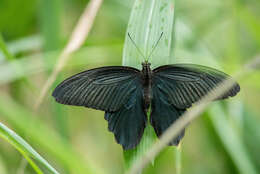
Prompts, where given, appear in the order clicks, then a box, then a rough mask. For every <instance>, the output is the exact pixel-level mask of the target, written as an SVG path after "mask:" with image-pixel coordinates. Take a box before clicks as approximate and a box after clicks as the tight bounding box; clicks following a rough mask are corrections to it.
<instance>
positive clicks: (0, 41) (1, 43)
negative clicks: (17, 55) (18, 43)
mask: <svg viewBox="0 0 260 174" xmlns="http://www.w3.org/2000/svg"><path fill="white" fill-rule="evenodd" d="M0 49H1V50H2V52H3V54H4V56H5V58H6V59H7V60H14V57H13V55H12V54H11V53H10V52H9V50H8V49H7V46H6V44H5V41H4V38H3V36H2V34H1V33H0Z"/></svg>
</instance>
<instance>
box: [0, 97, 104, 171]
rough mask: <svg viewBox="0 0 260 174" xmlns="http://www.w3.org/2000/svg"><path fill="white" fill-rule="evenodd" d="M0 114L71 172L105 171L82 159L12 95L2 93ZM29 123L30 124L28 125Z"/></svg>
mask: <svg viewBox="0 0 260 174" xmlns="http://www.w3.org/2000/svg"><path fill="white" fill-rule="evenodd" d="M10 108H12V109H10ZM0 114H1V118H2V119H5V120H6V121H7V122H8V124H10V125H12V126H13V127H15V128H16V129H17V130H19V131H21V132H22V133H23V134H25V135H27V136H28V137H30V141H31V144H32V143H34V144H35V145H37V146H39V147H40V148H41V150H43V151H46V152H48V154H49V155H51V156H52V158H53V159H55V160H56V161H58V162H59V164H61V165H63V166H66V167H67V168H68V169H69V170H70V172H72V173H76V174H88V173H95V174H102V173H103V172H102V170H101V169H99V168H97V167H95V165H94V164H90V162H87V161H84V160H82V157H81V156H80V155H79V154H78V153H76V152H75V151H74V150H73V149H72V147H71V146H70V145H69V144H68V143H67V142H66V141H64V140H63V139H62V138H60V137H59V136H58V135H57V134H56V133H55V131H54V130H53V129H51V128H50V127H49V126H47V125H45V124H44V122H42V121H39V120H38V119H37V118H39V117H38V116H35V115H34V114H33V113H32V112H30V111H28V110H27V109H26V108H24V107H23V106H21V105H19V104H18V103H16V102H15V101H14V100H13V99H11V98H10V97H8V96H4V95H1V98H0ZM28 125H30V126H29V127H28Z"/></svg>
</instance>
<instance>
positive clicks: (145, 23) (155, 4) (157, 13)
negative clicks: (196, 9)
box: [123, 0, 174, 68]
mask: <svg viewBox="0 0 260 174" xmlns="http://www.w3.org/2000/svg"><path fill="white" fill-rule="evenodd" d="M173 26H174V3H173V0H164V1H161V0H142V1H140V0H136V1H135V3H134V6H133V8H132V12H131V16H130V20H129V23H128V27H127V33H129V34H130V35H131V37H132V38H133V40H134V42H135V43H136V45H137V46H138V47H139V48H140V50H141V51H142V52H143V54H144V55H145V56H146V58H147V56H148V54H149V53H150V52H151V50H152V47H153V46H155V44H156V42H157V40H158V39H159V37H160V35H161V33H162V32H163V36H162V38H161V40H160V42H159V43H158V45H157V47H156V50H155V51H154V53H153V55H152V56H151V58H150V60H149V61H150V62H151V63H152V67H156V66H158V65H163V64H168V63H169V62H170V61H171V60H172V59H171V58H172V57H170V54H171V50H172V45H173V39H172V38H173ZM127 33H126V37H125V45H124V51H123V65H125V66H133V67H137V68H141V62H143V61H144V60H143V59H142V57H141V55H140V54H139V53H138V52H137V50H136V48H135V46H134V44H133V43H132V42H131V40H130V39H129V37H128V35H127Z"/></svg>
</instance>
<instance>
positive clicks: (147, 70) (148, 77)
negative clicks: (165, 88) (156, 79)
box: [141, 62, 152, 112]
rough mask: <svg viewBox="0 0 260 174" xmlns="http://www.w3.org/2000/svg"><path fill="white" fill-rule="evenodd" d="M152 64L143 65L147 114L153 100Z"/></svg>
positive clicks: (145, 63) (144, 63)
mask: <svg viewBox="0 0 260 174" xmlns="http://www.w3.org/2000/svg"><path fill="white" fill-rule="evenodd" d="M150 66H151V64H150V63H148V62H143V63H142V71H141V74H142V81H143V83H142V85H143V98H144V104H143V106H144V109H145V111H146V112H147V111H148V109H149V107H150V105H151V100H152V70H151V67H150Z"/></svg>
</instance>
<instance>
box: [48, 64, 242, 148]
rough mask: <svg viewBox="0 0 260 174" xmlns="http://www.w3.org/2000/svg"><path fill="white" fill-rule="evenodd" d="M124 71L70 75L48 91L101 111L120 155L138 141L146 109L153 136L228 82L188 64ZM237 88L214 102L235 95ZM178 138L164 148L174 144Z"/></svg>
mask: <svg viewBox="0 0 260 174" xmlns="http://www.w3.org/2000/svg"><path fill="white" fill-rule="evenodd" d="M150 65H151V64H150V63H148V61H145V62H144V63H142V70H141V71H140V70H138V69H135V68H132V67H127V66H108V67H100V68H95V69H91V70H87V71H84V72H81V73H79V74H76V75H74V76H72V77H70V78H68V79H66V80H65V81H63V82H62V83H61V84H59V85H58V86H57V87H56V89H55V90H54V92H53V94H52V95H53V97H55V99H56V101H57V102H59V103H62V104H67V105H76V106H85V107H90V108H94V109H99V110H103V111H105V119H106V120H107V121H108V129H109V130H110V131H111V132H113V133H114V135H115V139H116V141H117V142H118V143H119V144H121V145H122V146H123V148H124V149H125V150H127V149H132V148H135V147H136V146H137V145H138V143H139V142H140V140H141V137H142V135H143V132H144V128H145V126H146V123H147V111H148V109H149V107H150V106H151V115H150V123H151V125H152V126H153V127H154V130H155V132H156V134H157V136H158V137H160V136H161V135H162V133H163V132H164V131H165V130H166V129H167V128H168V127H169V126H170V125H171V124H172V123H173V122H174V121H176V120H177V119H178V118H179V117H180V116H181V115H182V113H183V112H185V111H186V109H187V108H189V107H191V105H192V103H194V102H196V101H198V100H199V99H201V98H202V97H203V96H204V95H206V94H207V93H208V92H209V91H210V90H211V89H213V88H214V87H216V86H217V85H218V84H219V83H221V82H222V81H223V80H225V79H228V78H231V77H230V76H228V75H227V74H225V73H223V72H221V71H218V70H216V69H213V68H209V67H205V66H201V65H194V64H173V65H164V66H160V67H158V68H155V69H153V70H151V68H150ZM239 90H240V87H239V85H238V84H237V83H235V85H234V86H233V87H232V89H230V90H229V91H227V92H226V93H225V94H224V95H222V96H221V97H219V98H217V99H219V100H220V99H225V98H228V97H229V96H231V97H233V96H235V95H236V94H237V93H238V92H239ZM183 136H184V130H183V131H182V132H181V134H180V135H179V136H178V137H177V138H175V139H173V140H172V142H171V143H170V145H178V143H179V142H180V140H181V139H182V138H183Z"/></svg>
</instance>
